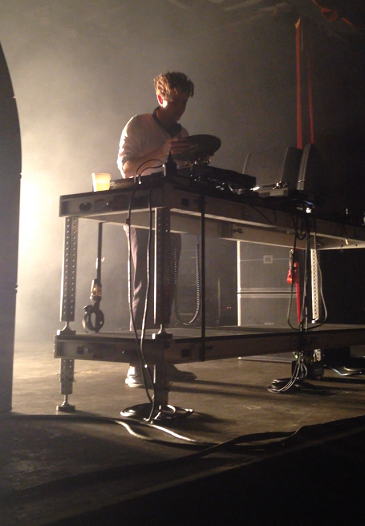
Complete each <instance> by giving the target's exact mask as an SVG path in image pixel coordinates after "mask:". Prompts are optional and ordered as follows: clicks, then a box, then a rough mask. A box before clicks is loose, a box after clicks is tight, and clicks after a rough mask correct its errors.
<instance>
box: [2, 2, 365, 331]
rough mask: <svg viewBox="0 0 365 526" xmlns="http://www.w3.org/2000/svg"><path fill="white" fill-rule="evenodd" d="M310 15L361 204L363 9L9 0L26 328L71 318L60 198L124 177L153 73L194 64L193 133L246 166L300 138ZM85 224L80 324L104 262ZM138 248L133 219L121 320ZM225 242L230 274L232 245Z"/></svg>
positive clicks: (323, 80)
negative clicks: (336, 12)
mask: <svg viewBox="0 0 365 526" xmlns="http://www.w3.org/2000/svg"><path fill="white" fill-rule="evenodd" d="M333 4H338V5H340V4H341V2H340V3H338V2H333ZM342 4H343V3H342ZM355 4H356V3H355ZM355 4H353V3H352V2H347V6H348V7H349V6H350V5H355ZM340 7H341V6H340ZM299 13H302V14H303V13H304V14H305V15H306V16H307V17H308V18H309V21H310V23H311V24H312V25H313V48H312V55H311V66H312V78H313V110H314V142H315V145H316V147H317V148H318V150H319V151H320V153H321V155H322V156H323V158H324V159H325V161H326V162H327V164H328V166H329V168H330V171H331V177H332V181H333V185H332V187H331V188H330V189H329V191H331V192H333V193H334V194H335V195H336V196H337V197H336V199H337V200H336V207H337V209H339V210H340V212H341V213H342V212H343V210H345V209H346V208H347V209H348V210H349V213H353V214H355V215H359V214H361V212H359V210H361V207H362V206H363V200H364V199H363V196H364V143H365V141H364V133H365V132H364V116H365V109H364V100H365V98H364V95H365V93H364V91H365V90H364V85H365V75H364V71H365V69H364V64H365V62H364V61H365V54H364V47H365V46H364V40H363V37H362V27H363V19H362V14H361V13H359V12H357V13H355V12H354V11H353V12H352V13H351V14H352V16H353V22H355V26H356V27H355V28H353V27H351V26H350V25H349V24H346V23H344V22H343V20H341V19H339V20H337V21H336V22H334V23H329V22H326V21H325V20H324V18H323V17H322V15H321V13H320V11H319V8H318V7H317V6H315V5H314V3H313V2H312V1H311V0H301V1H292V2H273V1H265V0H263V1H262V2H240V1H239V0H205V1H204V0H181V1H179V0H171V1H169V0H139V1H136V0H123V1H122V0H32V1H31V2H29V0H2V3H1V17H0V39H1V44H2V47H3V50H4V53H5V57H6V60H7V63H8V66H9V70H10V74H11V77H12V82H13V87H14V92H15V95H16V100H17V105H18V111H19V119H20V127H21V136H22V160H23V168H22V192H21V209H20V249H19V291H18V298H17V337H18V338H19V339H28V338H31V339H40V338H42V339H44V338H49V339H50V340H51V339H52V338H53V335H54V333H55V331H56V330H57V329H59V328H61V327H62V324H60V323H59V322H58V319H59V297H60V282H61V263H62V250H63V221H62V220H61V219H59V217H58V202H59V196H60V195H64V194H72V193H78V192H85V191H89V190H91V173H92V172H98V171H103V172H104V171H105V172H110V173H111V174H112V176H113V178H114V179H117V178H119V177H120V174H119V173H118V170H117V166H116V157H117V152H118V142H119V137H120V133H121V130H122V128H123V126H124V124H125V123H126V121H127V120H128V119H129V118H130V117H131V116H132V115H134V114H136V113H144V112H149V111H151V110H152V109H153V108H154V106H155V104H156V103H155V95H154V90H153V83H152V79H153V78H154V77H155V76H156V75H157V74H158V73H160V72H166V71H173V70H178V71H183V72H185V73H186V74H187V75H188V76H189V77H190V78H191V79H192V80H193V81H194V83H195V87H196V93H195V96H194V98H193V99H192V100H191V101H189V104H188V108H187V111H186V114H185V115H184V117H183V119H182V123H183V124H184V125H185V126H186V127H187V128H188V130H189V132H190V133H191V134H199V133H208V134H213V135H217V136H218V137H219V138H220V139H221V141H222V146H221V148H220V150H219V151H218V152H217V153H216V155H215V157H214V159H213V164H214V165H215V166H218V167H222V168H223V167H224V168H228V169H232V170H235V171H238V172H241V170H242V167H243V163H244V160H245V157H246V155H247V154H248V153H249V152H250V151H259V150H262V149H267V148H283V147H287V146H296V143H297V137H296V61H295V22H296V21H297V20H298V16H299ZM354 13H355V14H354ZM355 15H356V16H355ZM80 228H81V230H82V232H81V234H82V236H83V241H82V243H81V240H80V251H79V261H78V269H79V276H80V278H79V280H78V285H77V287H78V289H77V310H76V317H77V322H76V323H75V327H76V328H78V327H80V325H81V324H80V321H81V318H82V315H83V306H84V305H85V304H87V303H88V302H89V292H90V283H91V280H92V279H93V278H94V277H95V259H96V225H89V224H82V225H80ZM105 230H106V229H105ZM126 250H127V249H126V241H125V237H124V235H123V233H121V229H120V228H119V227H114V226H110V227H109V226H108V234H107V235H106V236H105V241H104V252H103V256H104V258H105V261H104V266H103V285H104V291H103V296H104V298H103V310H104V312H105V314H106V318H107V323H106V328H108V329H114V328H120V327H127V326H128V309H127V286H126V276H127V269H126ZM217 252H220V253H221V254H222V259H221V260H220V262H219V263H217V269H218V270H217V272H218V271H219V273H220V275H221V276H222V279H224V278H225V274H224V269H225V268H226V266H225V263H224V253H225V250H224V249H219V250H218V251H217ZM340 265H341V262H340ZM228 278H229V276H228V274H227V279H228ZM116 284H117V285H116ZM345 290H346V294H347V292H348V289H347V288H346V285H345Z"/></svg>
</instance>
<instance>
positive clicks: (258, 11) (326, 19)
mask: <svg viewBox="0 0 365 526" xmlns="http://www.w3.org/2000/svg"><path fill="white" fill-rule="evenodd" d="M169 2H170V3H171V4H173V5H175V6H177V7H180V8H181V9H184V10H196V11H197V12H198V11H199V10H200V9H205V10H207V9H212V7H213V8H214V9H216V10H217V11H218V12H219V13H220V15H221V17H222V18H223V20H224V21H225V22H226V23H227V24H230V25H232V24H234V25H238V24H242V23H247V22H249V21H253V20H257V19H259V18H264V17H270V16H274V17H275V16H279V15H281V14H283V13H292V14H293V16H305V17H307V18H309V19H311V20H312V21H313V22H314V23H315V24H316V25H318V26H320V27H322V28H323V29H324V30H325V31H328V32H329V33H331V34H334V35H337V36H354V37H363V36H365V6H364V3H363V2H359V1H358V0H288V1H286V2H278V1H277V0H246V1H240V0H207V1H206V2H204V1H202V0H169ZM203 4H205V5H203ZM212 4H213V6H212Z"/></svg>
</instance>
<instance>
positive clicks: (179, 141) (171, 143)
mask: <svg viewBox="0 0 365 526" xmlns="http://www.w3.org/2000/svg"><path fill="white" fill-rule="evenodd" d="M190 146H191V145H190V144H189V142H188V140H187V138H186V137H181V136H177V137H174V138H173V139H168V140H167V141H166V142H165V144H163V146H162V147H161V153H162V158H164V157H167V156H168V154H169V153H170V151H171V153H172V155H174V154H177V153H181V152H185V151H186V150H188V149H189V148H190Z"/></svg>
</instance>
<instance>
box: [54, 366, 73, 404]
mask: <svg viewBox="0 0 365 526" xmlns="http://www.w3.org/2000/svg"><path fill="white" fill-rule="evenodd" d="M74 368H75V360H70V359H68V358H62V360H61V371H60V383H61V394H63V395H64V401H63V402H62V404H61V405H58V406H57V411H62V412H64V413H73V412H74V411H75V406H74V405H71V404H69V403H68V396H69V395H70V394H72V384H73V382H74Z"/></svg>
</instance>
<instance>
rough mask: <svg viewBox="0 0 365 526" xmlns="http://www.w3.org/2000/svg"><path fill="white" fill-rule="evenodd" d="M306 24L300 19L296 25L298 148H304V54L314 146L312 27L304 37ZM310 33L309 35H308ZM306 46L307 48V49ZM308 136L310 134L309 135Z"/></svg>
mask: <svg viewBox="0 0 365 526" xmlns="http://www.w3.org/2000/svg"><path fill="white" fill-rule="evenodd" d="M304 27H305V25H304V22H303V21H302V20H301V19H300V18H299V20H298V22H297V23H296V24H295V42H296V61H297V148H300V149H302V148H303V141H304V138H303V135H304V133H303V132H304V130H303V110H302V105H303V104H302V98H303V97H302V67H301V59H302V54H303V55H304V54H305V56H306V64H304V68H305V67H306V74H307V100H308V117H309V138H308V139H309V140H310V142H311V143H312V144H314V121H313V92H312V69H311V58H312V53H311V52H312V33H311V29H312V28H311V27H308V31H307V32H306V35H304ZM307 33H308V35H307ZM304 36H308V39H307V41H306V42H304ZM305 44H306V46H307V48H306V49H305ZM307 135H308V134H307Z"/></svg>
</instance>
